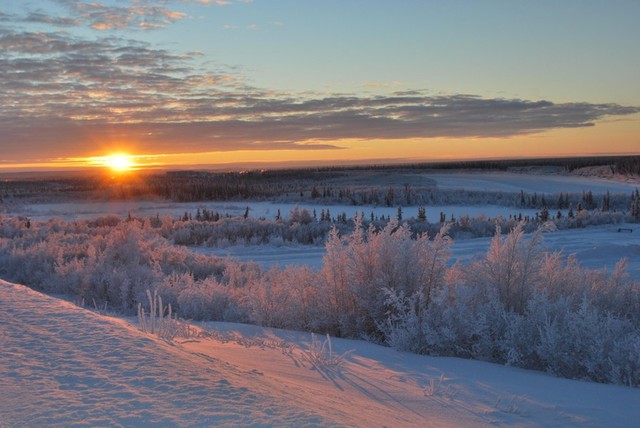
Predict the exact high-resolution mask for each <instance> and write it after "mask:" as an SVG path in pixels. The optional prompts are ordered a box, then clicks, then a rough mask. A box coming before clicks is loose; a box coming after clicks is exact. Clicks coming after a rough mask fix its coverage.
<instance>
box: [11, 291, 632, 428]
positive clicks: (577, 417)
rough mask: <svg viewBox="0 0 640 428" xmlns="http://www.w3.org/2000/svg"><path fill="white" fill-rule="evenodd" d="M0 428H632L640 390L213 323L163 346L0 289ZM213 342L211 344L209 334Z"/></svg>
mask: <svg viewBox="0 0 640 428" xmlns="http://www.w3.org/2000/svg"><path fill="white" fill-rule="evenodd" d="M0 304H1V306H0V307H1V310H0V426H3V427H4V426H10V427H13V426H16V427H17V426H73V425H92V426H95V425H100V426H296V427H298V426H367V427H370V426H435V427H437V426H457V427H466V426H474V427H482V426H522V427H536V426H563V427H564V426H594V427H595V426H607V427H627V426H633V425H636V426H637V423H638V420H640V406H638V403H640V389H634V388H625V387H619V386H611V385H600V384H594V383H589V382H579V381H570V380H563V379H557V378H554V377H551V376H548V375H545V374H542V373H535V372H530V371H524V370H519V369H513V368H508V367H501V366H497V365H493V364H488V363H483V362H477V361H467V360H460V359H456V358H435V357H425V356H418V355H412V354H406V353H399V352H396V351H393V350H391V349H388V348H383V347H380V346H377V345H373V344H369V343H365V342H360V341H351V340H339V339H334V340H333V346H334V349H335V350H336V352H338V353H343V352H346V351H348V350H353V353H351V354H350V355H349V356H347V357H346V360H345V363H344V365H343V366H342V367H340V368H331V367H326V366H322V365H318V364H314V363H313V362H312V361H313V360H311V359H309V358H308V352H306V350H307V349H308V347H309V342H310V336H309V335H308V334H305V333H298V332H289V331H281V330H273V329H264V328H260V327H255V326H246V325H238V324H225V323H208V324H206V325H203V326H202V327H203V328H206V330H205V334H203V335H202V336H201V337H198V338H191V339H181V340H178V341H176V342H175V343H173V344H171V343H167V342H164V341H162V340H159V339H156V338H154V337H151V336H148V335H146V334H144V333H142V332H140V331H139V330H138V329H137V328H135V327H133V326H131V325H129V324H127V323H126V322H125V321H123V320H119V319H115V318H110V317H104V316H101V315H98V314H96V313H93V312H90V311H87V310H85V309H82V308H79V307H76V306H74V305H72V304H70V303H68V302H65V301H61V300H58V299H55V298H52V297H48V296H45V295H42V294H39V293H37V292H35V291H32V290H30V289H28V288H26V287H24V286H20V285H15V284H10V283H7V282H4V281H0ZM207 332H208V333H207Z"/></svg>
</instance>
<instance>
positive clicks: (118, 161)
mask: <svg viewBox="0 0 640 428" xmlns="http://www.w3.org/2000/svg"><path fill="white" fill-rule="evenodd" d="M135 165H136V164H135V162H134V161H133V157H132V156H131V155H128V154H126V153H116V154H113V155H109V156H105V157H104V166H107V167H109V168H111V169H112V170H113V171H114V172H127V171H131V170H132V169H133V167H135Z"/></svg>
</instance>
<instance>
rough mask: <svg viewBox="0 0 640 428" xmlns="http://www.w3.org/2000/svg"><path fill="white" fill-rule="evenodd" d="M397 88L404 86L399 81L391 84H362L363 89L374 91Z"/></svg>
mask: <svg viewBox="0 0 640 428" xmlns="http://www.w3.org/2000/svg"><path fill="white" fill-rule="evenodd" d="M398 86H404V82H401V81H399V80H394V81H393V82H367V83H363V84H362V87H363V88H374V89H380V88H392V87H398Z"/></svg>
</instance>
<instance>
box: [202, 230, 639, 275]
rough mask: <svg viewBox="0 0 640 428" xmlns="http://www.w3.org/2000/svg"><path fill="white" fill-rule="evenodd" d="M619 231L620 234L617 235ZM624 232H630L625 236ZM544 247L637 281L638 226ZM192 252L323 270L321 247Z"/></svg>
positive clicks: (572, 234)
mask: <svg viewBox="0 0 640 428" xmlns="http://www.w3.org/2000/svg"><path fill="white" fill-rule="evenodd" d="M619 229H622V230H623V231H621V232H618V230H619ZM627 230H632V232H628V231H627ZM490 242H491V238H476V239H459V240H456V241H454V243H453V245H452V247H451V253H452V261H454V260H461V261H468V260H470V259H471V258H472V257H473V256H475V255H477V254H482V253H485V252H486V251H487V249H488V248H489V244H490ZM544 247H545V248H546V249H548V250H549V251H562V254H563V255H565V256H570V255H574V256H575V257H576V258H577V259H578V261H579V262H580V264H581V265H582V266H583V267H588V268H591V269H602V268H607V269H608V270H609V271H611V270H613V268H614V267H615V265H616V263H618V261H620V259H622V258H626V259H627V271H628V272H629V274H630V275H632V276H633V277H635V278H636V279H637V280H638V281H640V226H638V225H636V224H621V225H604V226H593V227H588V228H585V229H569V230H561V231H556V232H551V233H546V234H545V235H544ZM192 249H193V250H194V251H198V252H202V253H205V254H215V255H218V256H221V257H231V258H234V259H237V260H243V261H255V262H257V263H260V264H261V265H263V266H265V267H272V266H276V265H279V266H281V267H282V266H286V265H289V264H293V265H307V266H310V267H312V268H314V269H319V268H320V267H321V266H322V258H323V257H324V254H325V248H324V247H323V246H304V245H280V246H274V245H257V246H246V245H237V246H232V247H227V248H216V247H214V248H208V247H192Z"/></svg>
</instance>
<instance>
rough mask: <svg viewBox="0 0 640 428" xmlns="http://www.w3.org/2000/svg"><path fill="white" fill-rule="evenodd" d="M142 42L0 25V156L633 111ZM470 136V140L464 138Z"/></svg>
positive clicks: (223, 144) (257, 144)
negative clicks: (353, 82) (306, 71)
mask: <svg viewBox="0 0 640 428" xmlns="http://www.w3.org/2000/svg"><path fill="white" fill-rule="evenodd" d="M198 55H199V54H197V53H193V54H175V53H172V52H169V51H167V50H164V49H156V48H154V47H153V46H152V45H150V44H148V43H143V42H140V41H135V40H130V39H124V38H118V37H102V38H97V39H86V38H82V37H79V36H75V35H73V34H71V33H68V32H64V31H56V32H44V31H41V32H30V31H20V30H15V29H11V28H0V87H1V88H2V91H0V135H2V154H1V155H0V157H1V159H0V161H6V160H8V159H14V158H17V157H19V156H23V155H24V154H25V153H32V154H33V155H32V157H33V158H35V157H38V158H42V157H74V156H76V157H77V156H82V155H89V154H95V151H96V150H100V149H101V147H100V145H101V144H106V143H107V142H109V141H125V142H132V143H135V144H136V146H137V148H138V149H139V150H141V151H146V152H151V151H156V152H162V153H184V152H211V151H223V150H227V151H228V150H282V149H287V150H325V149H334V148H337V147H339V145H340V144H339V141H340V140H342V139H358V140H367V139H381V140H384V139H387V140H401V139H409V138H411V139H423V140H424V144H425V146H428V144H429V139H430V138H436V137H438V138H476V137H478V138H490V137H504V138H508V137H513V136H517V135H526V134H532V133H538V132H544V131H547V130H550V129H557V128H576V127H587V126H593V125H594V124H595V123H596V122H597V121H599V120H602V119H603V118H605V117H610V116H617V117H622V116H624V115H629V114H633V113H638V112H640V108H637V107H625V106H620V105H616V104H592V103H553V102H550V101H544V100H543V101H539V100H522V99H501V98H483V97H478V96H473V95H466V94H449V95H439V96H432V95H428V94H426V93H424V92H423V91H417V90H408V91H401V92H393V93H390V94H387V95H369V96H363V95H331V94H328V95H325V96H321V95H318V94H298V93H285V92H277V91H270V90H266V89H265V90H263V89H259V88H255V87H252V86H250V85H247V84H246V83H245V82H244V80H243V78H242V76H241V75H239V74H238V73H237V71H235V70H231V71H229V70H224V69H219V70H205V71H203V70H202V69H200V68H199V66H197V65H196V62H195V61H194V58H195V57H196V56H198ZM470 144H471V143H470Z"/></svg>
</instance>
